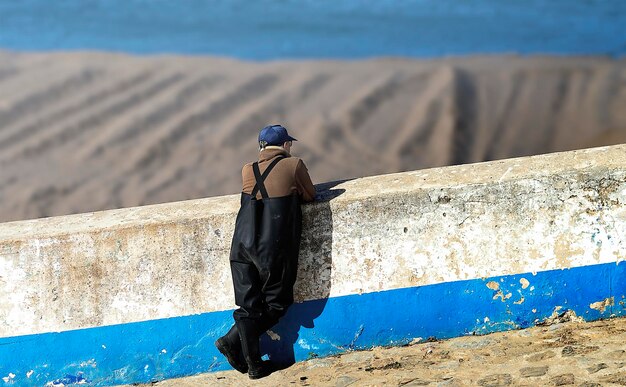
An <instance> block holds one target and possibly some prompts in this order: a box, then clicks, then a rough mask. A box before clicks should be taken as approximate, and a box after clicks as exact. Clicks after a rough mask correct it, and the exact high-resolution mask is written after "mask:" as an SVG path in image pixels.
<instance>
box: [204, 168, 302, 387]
mask: <svg viewBox="0 0 626 387" xmlns="http://www.w3.org/2000/svg"><path fill="white" fill-rule="evenodd" d="M282 158H283V157H280V156H279V157H277V158H275V159H274V160H273V161H272V162H271V164H270V165H269V166H268V167H267V169H266V170H265V171H264V172H263V174H262V175H261V172H260V171H259V165H258V163H254V164H253V165H252V168H253V171H254V176H255V178H256V185H255V187H254V189H253V191H252V193H251V194H250V195H248V194H246V193H242V194H241V208H240V209H239V213H238V214H237V221H236V223H235V232H234V235H233V242H232V245H231V251H230V268H231V272H232V277H233V285H234V289H235V304H237V306H239V309H237V310H235V312H234V313H233V317H234V319H235V323H236V324H235V326H233V328H231V331H233V330H236V331H238V333H239V338H240V346H239V345H238V344H239V343H236V342H235V340H234V339H232V336H231V335H230V333H231V332H229V333H228V334H227V335H226V336H224V337H222V338H220V339H218V341H217V342H216V346H217V347H218V349H219V350H220V352H222V353H223V354H224V355H225V356H226V358H227V359H228V361H229V363H230V364H231V365H232V366H233V368H235V369H237V370H238V371H240V372H245V371H244V370H245V369H246V368H247V369H248V376H249V377H250V378H251V379H258V378H261V377H263V376H267V375H269V373H270V372H271V370H270V369H269V366H268V365H267V364H265V362H262V360H261V353H260V350H259V337H260V335H261V334H263V333H264V332H265V331H267V330H268V329H269V328H271V327H272V326H274V325H275V324H276V323H277V322H278V320H279V319H280V318H281V317H282V316H283V315H284V314H285V312H286V311H287V308H288V307H289V306H290V305H291V304H292V303H293V286H294V283H295V281H296V274H297V268H298V253H299V250H300V236H301V233H302V212H301V208H300V196H299V195H298V194H297V193H294V194H292V195H289V196H282V197H275V198H270V197H268V194H267V190H266V189H265V185H264V181H265V179H266V178H267V176H268V175H269V173H270V172H271V171H272V169H273V168H274V166H276V164H277V163H278V162H279V161H280V160H281V159H282ZM259 191H260V192H261V197H262V198H261V199H260V200H257V199H256V195H257V192H259ZM228 337H231V339H228ZM220 347H221V348H220ZM239 349H241V352H239ZM244 360H245V361H244ZM244 363H246V364H247V367H246V366H244Z"/></svg>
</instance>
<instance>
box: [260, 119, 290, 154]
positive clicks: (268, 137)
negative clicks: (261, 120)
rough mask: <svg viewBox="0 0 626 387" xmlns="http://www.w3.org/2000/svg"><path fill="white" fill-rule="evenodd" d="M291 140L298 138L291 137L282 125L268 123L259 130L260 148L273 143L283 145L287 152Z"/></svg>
mask: <svg viewBox="0 0 626 387" xmlns="http://www.w3.org/2000/svg"><path fill="white" fill-rule="evenodd" d="M292 141H298V140H296V139H295V138H293V137H291V136H290V135H289V133H287V129H286V128H285V127H284V126H282V125H268V126H266V127H264V128H263V129H261V131H260V132H259V148H261V149H263V148H265V147H266V146H268V145H273V146H280V147H283V148H285V150H286V151H287V152H289V150H290V148H291V142H292Z"/></svg>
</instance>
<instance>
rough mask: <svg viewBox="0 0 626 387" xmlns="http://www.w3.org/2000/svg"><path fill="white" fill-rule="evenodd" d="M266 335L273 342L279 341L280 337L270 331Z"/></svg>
mask: <svg viewBox="0 0 626 387" xmlns="http://www.w3.org/2000/svg"><path fill="white" fill-rule="evenodd" d="M266 333H267V335H268V336H269V337H270V339H272V340H274V341H277V340H280V335H278V334H277V333H275V332H273V331H272V330H271V329H270V330H268V331H267V332H266Z"/></svg>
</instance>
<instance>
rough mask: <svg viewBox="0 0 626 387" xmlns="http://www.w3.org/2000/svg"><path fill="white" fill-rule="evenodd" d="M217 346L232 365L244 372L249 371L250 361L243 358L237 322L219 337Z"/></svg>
mask: <svg viewBox="0 0 626 387" xmlns="http://www.w3.org/2000/svg"><path fill="white" fill-rule="evenodd" d="M215 346H216V347H217V349H218V350H219V351H220V352H221V353H222V355H224V356H225V357H226V360H228V364H230V365H231V367H233V368H234V369H236V370H237V371H239V372H241V373H242V374H245V373H247V372H248V363H246V361H245V359H244V358H243V353H242V351H241V340H240V339H239V331H238V330H237V325H236V324H233V326H232V327H231V328H230V330H229V331H228V333H226V334H225V335H224V336H222V337H220V338H219V339H217V341H216V342H215Z"/></svg>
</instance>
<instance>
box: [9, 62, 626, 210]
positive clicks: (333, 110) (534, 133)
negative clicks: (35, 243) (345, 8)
mask: <svg viewBox="0 0 626 387" xmlns="http://www.w3.org/2000/svg"><path fill="white" fill-rule="evenodd" d="M268 123H282V124H284V125H286V126H287V127H288V128H290V130H291V132H292V134H293V135H294V136H295V137H297V138H298V139H299V140H300V141H299V142H298V143H296V144H295V145H294V148H293V153H294V155H296V156H300V157H302V158H304V160H305V162H306V164H307V166H308V168H309V170H310V173H311V175H312V177H313V179H314V182H316V183H321V182H326V181H330V180H338V179H346V178H352V177H359V176H366V175H374V174H383V173H390V172H397V171H405V170H415V169H421V168H427V167H434V166H442V165H449V164H459V163H470V162H478V161H484V160H492V159H500V158H507V157H513V156H522V155H531V154H539V153H546V152H552V151H561V150H570V149H578V148H585V147H591V146H599V145H608V144H616V143H622V142H626V60H624V59H621V60H617V59H610V58H606V57H579V58H573V57H539V56H532V57H518V56H485V57H459V58H444V59H436V60H412V59H394V58H382V59H372V60H359V61H335V60H323V61H322V60H319V61H313V60H311V61H271V62H245V61H239V60H234V59H226V58H214V57H200V56H199V57H183V56H132V55H126V54H113V53H100V52H75V53H29V54H26V53H19V54H18V53H12V52H7V51H2V52H0V221H3V222H5V221H11V220H18V219H29V218H37V217H45V216H53V215H62V214H70V213H79V212H89V211H96V210H103V209H109V208H120V207H129V206H137V205H142V204H152V203H160V202H168V201H176V200H184V199H192V198H200V197H207V196H214V195H222V194H230V193H237V192H238V191H239V189H240V168H241V165H242V164H243V163H244V162H248V161H251V160H253V159H254V155H255V154H256V135H257V132H258V130H259V128H261V127H262V126H264V125H266V124H268Z"/></svg>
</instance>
